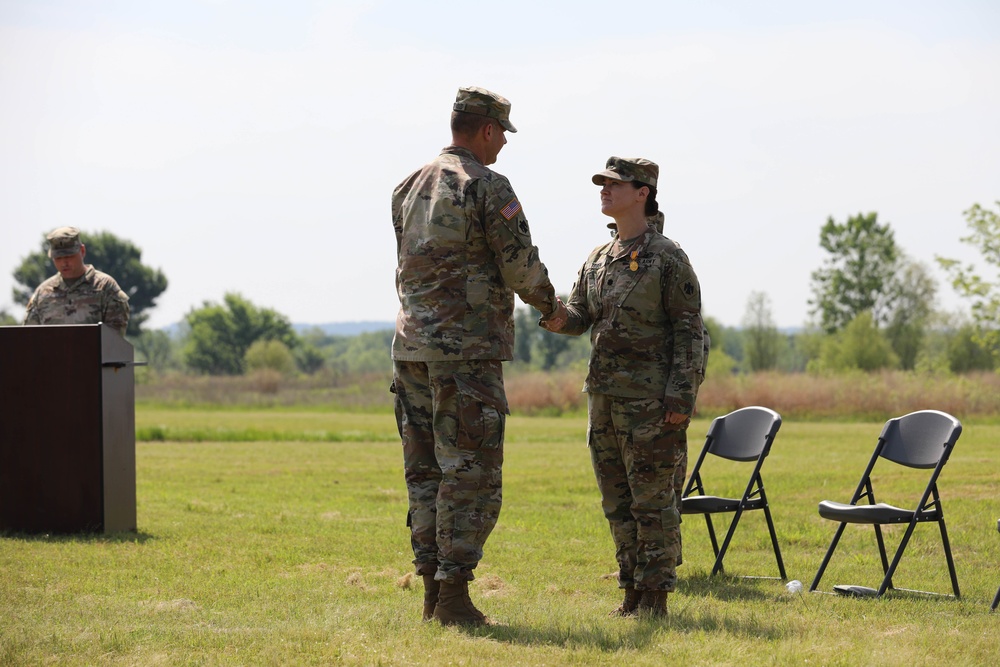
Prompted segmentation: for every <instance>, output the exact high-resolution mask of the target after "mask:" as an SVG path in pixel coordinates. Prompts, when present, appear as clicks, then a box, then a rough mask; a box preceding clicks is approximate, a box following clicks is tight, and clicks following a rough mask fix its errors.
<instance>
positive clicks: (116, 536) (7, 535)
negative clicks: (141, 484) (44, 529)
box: [0, 530, 157, 544]
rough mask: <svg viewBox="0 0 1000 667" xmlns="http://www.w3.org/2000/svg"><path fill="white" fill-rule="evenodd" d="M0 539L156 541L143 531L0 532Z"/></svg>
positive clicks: (114, 542) (109, 541)
mask: <svg viewBox="0 0 1000 667" xmlns="http://www.w3.org/2000/svg"><path fill="white" fill-rule="evenodd" d="M0 539H3V540H7V539H10V540H21V541H23V542H52V543H59V542H78V543H85V544H86V543H95V544H97V543H105V544H124V543H134V544H145V543H146V542H148V541H150V540H155V539H157V538H156V536H155V535H152V534H150V533H147V532H144V531H141V530H140V531H135V532H130V531H122V532H117V533H20V532H14V531H6V530H0Z"/></svg>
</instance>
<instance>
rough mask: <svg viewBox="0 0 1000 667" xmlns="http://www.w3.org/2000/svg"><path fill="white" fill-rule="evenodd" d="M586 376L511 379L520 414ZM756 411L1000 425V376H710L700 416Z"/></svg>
mask: <svg viewBox="0 0 1000 667" xmlns="http://www.w3.org/2000/svg"><path fill="white" fill-rule="evenodd" d="M583 379H584V371H553V372H548V373H543V372H539V371H522V370H519V369H517V368H510V369H508V370H507V373H506V386H507V400H508V402H509V403H510V408H511V412H512V413H514V414H520V415H545V416H556V415H562V414H579V413H583V412H586V410H587V397H586V394H583V393H581V390H582V388H583ZM390 381H391V377H390V376H389V375H387V374H378V373H376V374H366V375H358V376H348V375H336V374H326V375H316V376H312V377H306V378H286V377H276V376H275V375H274V374H270V375H268V374H256V375H248V376H240V377H208V376H188V375H180V374H176V375H166V376H161V377H155V376H150V377H149V378H145V379H144V380H143V381H141V383H140V384H139V385H137V387H136V398H137V400H138V401H140V402H146V403H152V404H158V405H165V406H176V407H184V406H220V407H239V406H246V407H281V406H288V407H291V406H298V407H315V408H317V409H322V408H329V409H332V410H346V411H372V410H376V411H382V410H384V411H389V410H391V409H392V394H390V393H389V391H388V389H389V383H390ZM747 405H764V406H767V407H770V408H772V409H774V410H777V411H778V412H779V413H781V414H782V415H783V416H784V417H786V418H795V419H807V420H824V419H838V420H844V419H857V420H874V421H881V420H885V419H888V418H889V417H893V416H896V415H901V414H905V413H907V412H912V411H913V410H922V409H936V410H943V411H945V412H948V413H951V414H953V415H955V416H956V417H958V418H959V419H963V420H966V419H981V420H994V419H1000V374H997V373H978V374H969V375H924V374H918V373H907V372H901V371H886V372H882V373H856V374H843V375H810V374H805V373H798V374H784V373H757V374H753V375H731V376H719V377H710V378H708V380H707V381H706V382H705V384H704V385H703V386H702V388H701V392H700V393H699V396H698V412H699V414H700V415H702V416H704V417H715V416H718V415H721V414H725V413H727V412H730V411H732V410H735V409H737V408H741V407H745V406H747Z"/></svg>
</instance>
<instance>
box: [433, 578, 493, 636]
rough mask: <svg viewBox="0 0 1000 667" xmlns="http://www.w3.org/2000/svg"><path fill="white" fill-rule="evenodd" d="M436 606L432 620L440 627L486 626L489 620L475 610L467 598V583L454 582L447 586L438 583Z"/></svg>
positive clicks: (445, 582)
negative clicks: (437, 622) (439, 623)
mask: <svg viewBox="0 0 1000 667" xmlns="http://www.w3.org/2000/svg"><path fill="white" fill-rule="evenodd" d="M440 584H441V590H440V592H439V593H438V601H437V605H435V607H434V618H436V619H437V620H438V621H440V622H441V625H487V624H488V623H489V620H488V619H487V618H486V616H485V615H484V614H483V613H482V612H481V611H479V610H478V609H476V607H475V605H474V604H472V600H471V599H470V598H469V582H468V581H456V582H455V583H453V584H449V583H448V582H447V581H442V582H440Z"/></svg>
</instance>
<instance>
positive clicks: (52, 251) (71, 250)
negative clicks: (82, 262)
mask: <svg viewBox="0 0 1000 667" xmlns="http://www.w3.org/2000/svg"><path fill="white" fill-rule="evenodd" d="M45 238H47V239H48V240H49V257H51V258H52V259H55V258H56V257H69V256H70V255H75V254H76V253H78V252H80V230H79V229H77V228H76V227H60V228H59V229H56V230H53V231H52V232H51V233H49V235H48V236H46V237H45Z"/></svg>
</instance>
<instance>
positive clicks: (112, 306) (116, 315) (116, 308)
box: [101, 282, 132, 336]
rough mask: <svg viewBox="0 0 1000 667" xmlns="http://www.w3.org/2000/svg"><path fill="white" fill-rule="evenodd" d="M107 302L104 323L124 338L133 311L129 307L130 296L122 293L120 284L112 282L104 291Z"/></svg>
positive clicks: (105, 303) (104, 310)
mask: <svg viewBox="0 0 1000 667" xmlns="http://www.w3.org/2000/svg"><path fill="white" fill-rule="evenodd" d="M104 294H105V301H104V308H103V313H102V314H101V318H102V321H103V322H104V323H105V324H107V325H108V326H109V327H111V328H112V329H114V330H116V331H117V332H118V333H120V334H121V335H122V336H124V335H125V331H126V330H127V329H128V319H129V315H131V313H132V310H131V308H130V307H129V305H128V295H127V294H125V292H123V291H122V288H121V287H119V286H118V283H115V282H112V283H111V284H110V285H108V288H107V289H106V290H105V291H104Z"/></svg>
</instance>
